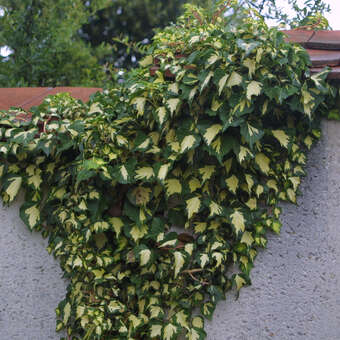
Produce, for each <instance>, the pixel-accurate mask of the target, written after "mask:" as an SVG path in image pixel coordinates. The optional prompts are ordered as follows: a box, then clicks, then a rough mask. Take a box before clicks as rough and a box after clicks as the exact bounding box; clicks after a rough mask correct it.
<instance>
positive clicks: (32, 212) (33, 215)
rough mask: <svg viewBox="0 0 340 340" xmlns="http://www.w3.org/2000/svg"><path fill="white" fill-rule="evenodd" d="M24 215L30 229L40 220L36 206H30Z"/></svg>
mask: <svg viewBox="0 0 340 340" xmlns="http://www.w3.org/2000/svg"><path fill="white" fill-rule="evenodd" d="M25 215H27V216H28V219H27V220H28V224H29V226H30V228H33V227H35V225H36V224H37V222H38V221H39V220H40V211H39V209H38V207H37V206H36V205H33V206H31V207H30V208H28V209H26V210H25Z"/></svg>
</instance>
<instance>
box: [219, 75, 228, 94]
mask: <svg viewBox="0 0 340 340" xmlns="http://www.w3.org/2000/svg"><path fill="white" fill-rule="evenodd" d="M228 77H229V75H228V74H226V75H225V76H223V77H222V78H221V79H220V81H219V82H218V95H219V96H220V95H221V93H222V91H223V89H224V86H225V84H226V82H227V79H228Z"/></svg>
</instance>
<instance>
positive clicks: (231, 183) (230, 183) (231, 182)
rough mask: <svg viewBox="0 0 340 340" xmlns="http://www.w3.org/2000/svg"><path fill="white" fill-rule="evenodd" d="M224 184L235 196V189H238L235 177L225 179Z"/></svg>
mask: <svg viewBox="0 0 340 340" xmlns="http://www.w3.org/2000/svg"><path fill="white" fill-rule="evenodd" d="M225 182H226V184H227V186H228V188H229V190H230V191H231V192H232V193H234V194H236V189H237V188H238V183H239V181H238V178H237V177H236V176H235V175H232V176H231V177H229V178H227V179H226V180H225Z"/></svg>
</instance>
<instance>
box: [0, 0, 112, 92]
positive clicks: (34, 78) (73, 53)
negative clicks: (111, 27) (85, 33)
mask: <svg viewBox="0 0 340 340" xmlns="http://www.w3.org/2000/svg"><path fill="white" fill-rule="evenodd" d="M104 2H105V1H104V0H95V1H92V2H91V3H92V5H91V6H90V7H89V6H86V5H85V4H84V2H83V1H82V0H73V1H69V0H0V8H1V10H2V11H3V16H0V46H7V48H8V49H9V50H10V51H11V52H12V53H11V54H10V55H9V56H8V57H6V58H3V57H1V56H0V87H18V86H56V85H64V86H65V85H66V86H67V85H71V86H79V85H85V86H98V85H99V86H102V83H103V80H104V79H105V71H104V68H103V67H102V66H101V65H100V64H99V59H98V58H97V56H96V55H97V51H96V50H95V49H94V48H90V47H89V45H86V44H85V43H84V42H83V41H82V40H81V39H80V38H79V37H78V35H77V30H79V29H80V28H81V26H82V25H83V24H84V23H85V22H87V20H88V17H89V16H90V15H91V14H92V13H94V12H95V11H96V10H98V9H99V8H101V7H102V6H103V5H104ZM99 49H100V47H99V48H98V50H99ZM98 53H99V52H98Z"/></svg>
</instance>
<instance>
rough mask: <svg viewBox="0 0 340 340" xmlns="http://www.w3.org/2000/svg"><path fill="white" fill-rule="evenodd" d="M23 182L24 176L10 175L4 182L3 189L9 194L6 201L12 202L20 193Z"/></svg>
mask: <svg viewBox="0 0 340 340" xmlns="http://www.w3.org/2000/svg"><path fill="white" fill-rule="evenodd" d="M21 183H22V177H19V176H8V177H7V178H6V180H5V181H4V182H3V191H4V192H5V193H6V194H7V198H6V197H5V198H4V201H5V202H6V203H11V202H12V201H13V200H14V199H15V197H16V196H17V195H18V192H19V190H20V187H21Z"/></svg>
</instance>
